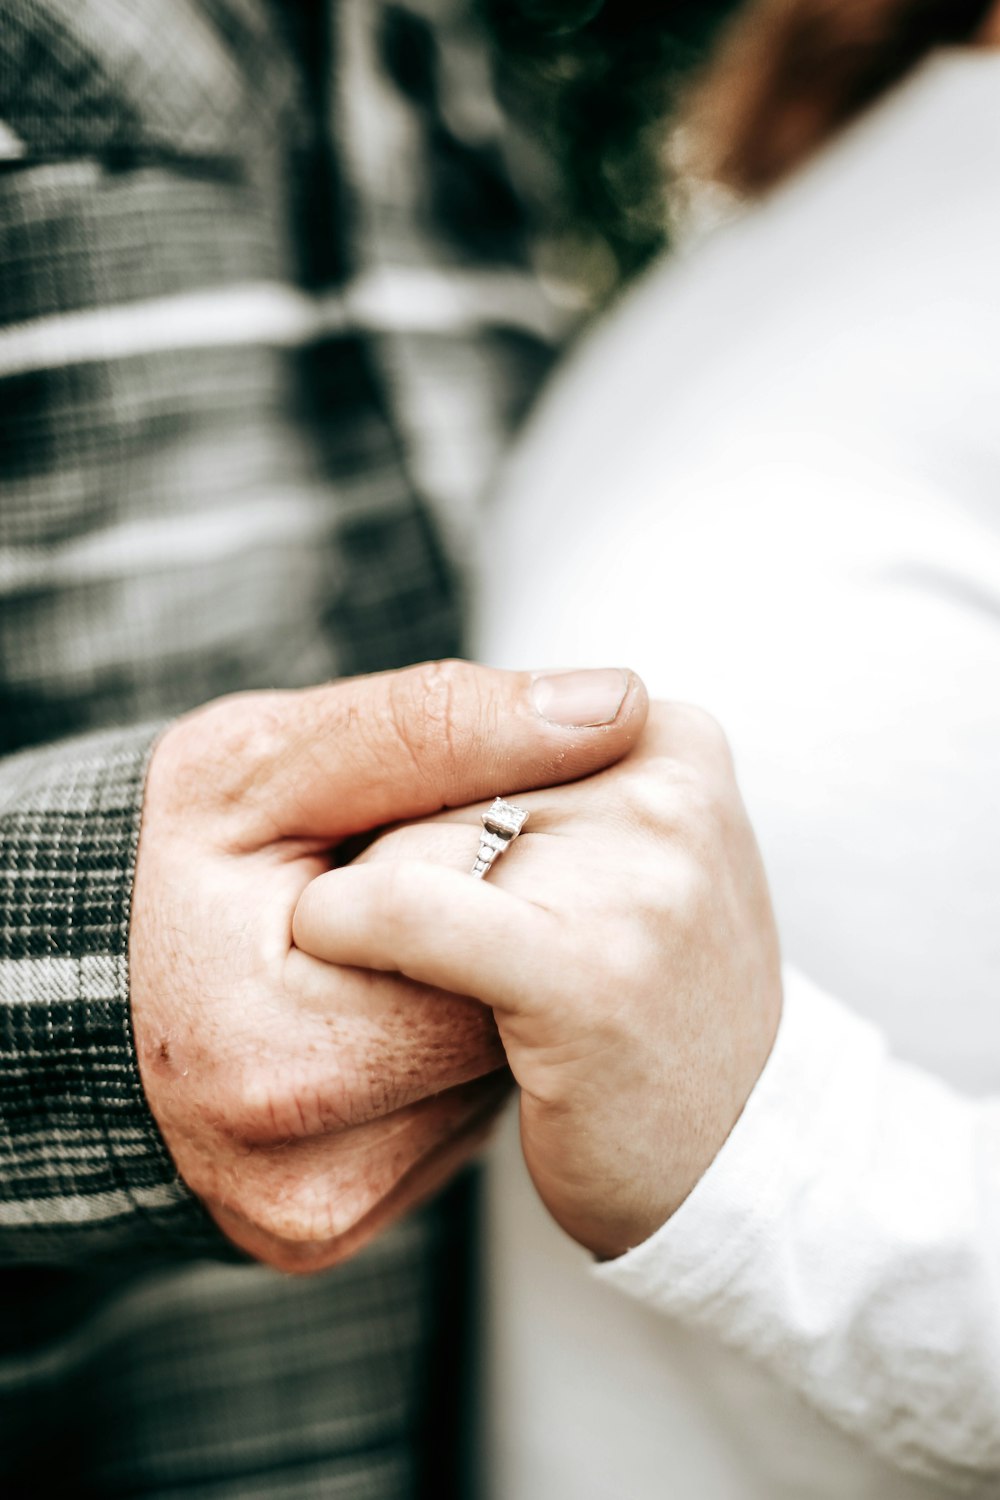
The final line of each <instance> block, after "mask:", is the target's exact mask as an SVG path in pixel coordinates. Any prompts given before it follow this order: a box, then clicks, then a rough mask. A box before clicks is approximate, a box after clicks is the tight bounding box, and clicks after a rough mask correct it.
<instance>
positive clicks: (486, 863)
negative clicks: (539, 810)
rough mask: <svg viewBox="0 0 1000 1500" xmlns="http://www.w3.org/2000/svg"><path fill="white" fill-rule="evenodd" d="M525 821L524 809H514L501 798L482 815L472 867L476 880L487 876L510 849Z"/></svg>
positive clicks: (525, 812)
mask: <svg viewBox="0 0 1000 1500" xmlns="http://www.w3.org/2000/svg"><path fill="white" fill-rule="evenodd" d="M527 821H528V814H527V811H526V809H525V808H523V807H515V805H514V803H513V802H505V801H504V799H503V798H502V797H497V798H496V799H495V800H494V802H493V804H492V806H491V807H490V809H489V812H484V813H483V834H482V836H481V838H480V840H479V853H478V854H477V855H476V862H475V864H474V865H473V866H472V874H473V875H474V876H475V877H476V879H477V880H482V879H483V877H484V875H488V874H489V872H490V870H491V869H492V867H493V864H494V862H495V861H496V860H497V859H499V858H500V855H501V854H503V853H504V851H505V850H506V849H509V848H510V846H511V844H512V843H513V842H514V840H515V839H516V838H517V836H518V834H519V833H520V832H521V829H522V828H523V827H524V825H525V823H526V822H527Z"/></svg>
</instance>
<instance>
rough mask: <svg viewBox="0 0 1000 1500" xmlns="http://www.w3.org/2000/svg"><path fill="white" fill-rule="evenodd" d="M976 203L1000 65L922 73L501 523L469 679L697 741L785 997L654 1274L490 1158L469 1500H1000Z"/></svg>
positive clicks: (987, 429) (990, 488) (730, 262)
mask: <svg viewBox="0 0 1000 1500" xmlns="http://www.w3.org/2000/svg"><path fill="white" fill-rule="evenodd" d="M998 180H1000V55H997V54H996V53H989V52H981V53H980V52H971V51H970V52H950V53H947V54H941V55H940V56H938V57H937V58H935V59H934V60H933V61H932V62H931V63H930V64H929V65H927V66H926V67H924V68H923V69H922V70H921V71H920V72H919V73H918V75H917V76H916V77H914V78H913V79H911V80H910V81H909V82H908V83H907V84H906V85H904V86H903V87H902V88H901V89H899V90H897V92H896V93H895V95H894V96H893V97H892V98H890V99H889V100H888V101H886V102H885V103H884V104H882V105H881V106H879V108H878V109H877V110H876V111H875V112H874V113H873V114H871V115H870V116H869V117H868V118H866V119H865V120H864V121H863V122H862V123H861V124H860V125H859V126H858V127H856V128H855V129H853V130H852V131H850V132H849V133H848V134H847V135H846V136H845V137H844V138H843V139H842V140H841V141H839V142H838V143H836V144H835V145H834V146H833V147H832V148H831V149H829V150H828V151H827V152H826V153H825V154H824V155H823V157H822V158H821V159H820V160H819V161H817V162H816V163H815V164H814V165H812V166H810V167H809V168H808V169H807V170H806V171H805V172H803V173H801V174H799V176H798V177H797V178H796V179H795V180H794V181H793V182H791V183H790V184H789V185H788V186H787V187H785V188H783V189H782V190H781V191H780V192H778V193H777V194H775V195H774V196H773V197H772V198H771V199H770V200H769V201H768V203H767V204H765V205H764V206H763V207H761V208H759V209H756V210H754V211H753V212H752V213H750V214H748V215H747V216H746V217H744V218H743V219H742V220H741V221H740V222H739V223H737V224H735V225H731V226H729V227H728V228H726V229H724V230H721V231H719V232H718V233H717V234H716V235H715V236H714V238H713V239H712V240H711V241H710V242H709V243H707V244H705V245H702V246H700V247H699V248H697V249H696V250H695V251H693V252H692V253H690V254H688V255H687V256H686V257H680V258H678V259H675V260H674V261H673V262H672V263H670V264H668V265H666V266H663V267H660V268H657V269H656V270H654V272H653V273H652V274H651V275H650V276H649V277H648V278H647V279H646V280H645V282H644V283H643V284H642V285H641V286H640V287H639V288H638V289H637V290H636V291H635V292H634V293H633V294H632V295H631V296H630V297H629V298H628V299H627V300H626V302H625V304H624V305H623V306H622V307H621V308H620V309H619V310H618V311H617V312H616V313H615V314H614V315H613V316H612V317H611V318H610V319H609V320H608V322H607V323H606V325H605V327H604V328H603V329H602V330H600V331H599V332H598V333H597V335H596V336H595V337H594V338H593V339H591V340H590V342H589V344H588V346H587V347H586V348H585V349H584V350H583V352H582V354H581V355H580V356H579V357H578V358H577V359H576V360H575V361H574V363H573V365H572V366H571V368H570V369H569V370H568V371H567V373H566V374H565V375H564V376H563V378H562V379H561V381H560V382H559V383H558V384H557V387H556V389H555V390H554V391H553V393H552V394H551V396H550V397H549V399H548V400H547V401H546V402H545V403H543V408H542V411H541V413H540V415H539V417H538V419H537V421H536V422H535V424H534V427H533V429H532V431H531V433H530V434H529V437H528V439H527V441H526V443H525V444H524V446H523V449H522V451H521V453H520V455H519V457H518V459H517V460H516V461H515V463H514V465H513V466H512V468H511V470H510V471H509V474H508V477H507V480H506V482H505V484H504V486H503V490H502V494H501V495H500V497H499V500H498V504H497V510H496V515H495V524H494V528H493V533H492V535H491V537H490V539H489V549H488V557H489V567H488V569H487V571H486V574H485V576H484V594H483V600H484V602H483V626H482V637H481V644H482V648H483V649H482V654H483V655H485V656H486V657H487V659H491V660H494V661H497V662H499V663H502V664H505V665H518V666H527V665H530V666H535V667H538V668H544V667H552V666H573V665H577V664H590V665H608V664H612V663H617V662H621V663H627V664H629V665H631V666H633V667H635V668H636V669H637V670H638V671H640V672H641V673H642V674H643V675H644V676H645V678H646V681H647V682H648V683H649V685H650V687H651V688H652V690H653V691H654V693H655V694H656V695H658V696H663V697H670V698H679V699H690V700H693V701H696V702H699V703H701V704H703V705H705V706H706V707H708V708H709V709H711V710H712V711H713V712H714V713H715V714H716V716H717V717H718V718H720V719H721V721H722V723H723V725H724V726H725V728H726V729H727V731H728V733H729V735H730V738H731V741H732V744H733V747H734V751H735V754H736V761H737V768H738V772H739V775H740V782H741V785H742V787H743V790H744V795H745V797H746V800H747V803H748V806H749V809H750V812H751V815H752V817H753V819H754V822H755V825H756V827H757V829H758V833H759V837H760V840H761V845H762V848H763V852H764V857H765V861H766V863H767V866H768V870H769V875H770V878H771V881H772V887H773V891H774V895H775V902H776V907H777V912H778V918H779V925H780V929H781V934H782V940H783V946H784V951H785V956H786V959H787V962H788V970H787V976H786V996H785V1012H784V1017H783V1020H782V1025H781V1029H780V1032H779V1037H778V1041H777V1043H776V1046H775V1049H774V1052H773V1054H772V1057H771V1059H770V1061H769V1063H768V1065H767V1067H766V1069H765V1072H764V1074H763V1075H762V1077H761V1080H760V1082H759V1084H758V1086H757V1088H756V1090H755V1092H754V1094H753V1095H752V1097H751V1099H750V1101H749V1103H748V1105H747V1108H746V1110H745V1111H744V1114H743V1116H742V1117H741V1119H740V1121H739V1122H738V1123H737V1125H736V1127H735V1129H734V1131H733V1133H732V1135H731V1137H730V1139H729V1141H728V1142H727V1144H726V1145H725V1147H724V1148H723V1150H722V1152H721V1154H720V1155H719V1157H718V1158H717V1160H716V1162H715V1163H714V1164H713V1166H712V1167H711V1168H710V1170H709V1172H708V1173H707V1174H706V1176H705V1177H704V1178H703V1180H702V1182H701V1183H700V1184H699V1185H698V1187H697V1188H696V1189H695V1191H694V1192H693V1194H692V1195H691V1197H690V1198H689V1199H688V1201H687V1202H686V1203H685V1204H684V1205H683V1207H682V1208H681V1209H680V1211H679V1212H678V1213H677V1214H676V1215H675V1216H674V1218H673V1219H672V1220H671V1221H670V1223H668V1224H667V1225H666V1226H664V1228H663V1229H661V1230H660V1231H659V1233H658V1234H657V1235H655V1236H654V1237H653V1238H652V1239H651V1240H650V1241H648V1242H647V1243H646V1244H645V1245H643V1246H640V1247H638V1248H637V1249H635V1250H634V1251H632V1252H630V1253H629V1254H628V1255H627V1256H625V1257H623V1258H622V1259H621V1260H619V1261H616V1262H614V1263H612V1264H611V1265H608V1266H605V1267H602V1268H600V1269H599V1270H598V1271H596V1272H595V1271H594V1270H593V1269H591V1268H590V1267H589V1265H588V1263H587V1259H586V1257H585V1256H584V1255H583V1254H582V1252H580V1253H577V1252H576V1250H575V1247H571V1246H569V1245H568V1243H567V1242H565V1241H564V1240H563V1239H562V1238H561V1237H560V1236H559V1234H558V1232H557V1231H556V1230H555V1229H554V1228H551V1227H550V1226H549V1225H548V1224H547V1222H546V1221H545V1220H544V1216H543V1215H542V1212H541V1210H540V1209H538V1208H537V1207H536V1206H535V1205H534V1203H533V1202H532V1200H531V1197H530V1192H529V1190H528V1189H527V1188H526V1187H525V1185H524V1180H523V1175H522V1173H521V1169H520V1168H519V1167H518V1166H517V1164H516V1162H515V1160H514V1155H513V1151H512V1149H511V1143H508V1148H507V1150H506V1151H505V1152H501V1154H500V1157H499V1159H498V1161H497V1163H496V1166H495V1180H494V1191H493V1201H494V1218H495V1225H494V1231H495V1232H494V1247H493V1252H492V1274H493V1289H492V1293H491V1314H490V1317H491V1327H492V1330H493V1351H494V1355H493V1366H492V1375H491V1378H492V1382H493V1396H494V1403H495V1413H496V1414H495V1417H494V1421H493V1430H492V1434H491V1467H492V1471H493V1474H494V1476H495V1483H494V1496H495V1500H536V1497H537V1500H541V1497H543V1496H544V1497H546V1500H549V1497H552V1496H558V1497H567V1500H604V1497H608V1500H611V1497H614V1500H645V1497H650V1500H652V1497H654V1496H655V1497H661V1496H670V1497H677V1500H715V1497H719V1500H806V1497H810V1500H811V1497H831V1500H832V1497H836V1500H868V1497H870V1500H875V1497H877V1500H904V1497H906V1500H910V1497H917V1496H923V1497H927V1496H934V1495H944V1494H951V1493H953V1492H961V1493H972V1494H981V1495H993V1496H996V1495H1000V791H998V785H997V777H998V770H1000V192H998V187H997V184H998ZM622 1291H626V1292H629V1293H631V1294H632V1295H633V1297H634V1298H635V1299H637V1300H636V1301H634V1302H633V1301H630V1300H629V1299H627V1298H625V1297H623V1296H621V1292H622ZM723 1344H726V1345H729V1346H732V1349H728V1348H723ZM732 1350H735V1351H736V1352H732Z"/></svg>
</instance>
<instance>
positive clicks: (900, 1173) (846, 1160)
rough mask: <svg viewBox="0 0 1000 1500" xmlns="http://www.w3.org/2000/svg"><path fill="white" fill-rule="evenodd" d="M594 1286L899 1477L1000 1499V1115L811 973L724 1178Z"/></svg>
mask: <svg viewBox="0 0 1000 1500" xmlns="http://www.w3.org/2000/svg"><path fill="white" fill-rule="evenodd" d="M595 1274H596V1275H597V1276H598V1277H599V1278H600V1279H601V1280H603V1281H605V1282H607V1283H610V1284H612V1285H615V1286H617V1287H619V1288H621V1289H622V1290H623V1291H626V1292H629V1293H631V1294H632V1295H633V1296H635V1297H638V1298H640V1299H642V1300H643V1301H644V1302H646V1303H647V1304H649V1305H650V1306H653V1307H656V1308H658V1309H660V1310H662V1311H663V1312H665V1313H669V1314H671V1315H672V1316H673V1317H675V1318H678V1319H680V1320H682V1321H683V1322H685V1323H688V1324H691V1325H696V1326H699V1327H702V1328H705V1329H708V1330H711V1331H713V1332H714V1333H715V1334H716V1335H718V1336H719V1337H720V1338H721V1339H722V1340H723V1341H724V1342H726V1343H727V1344H729V1345H732V1346H734V1347H736V1348H738V1349H740V1350H742V1351H743V1352H745V1353H746V1354H748V1355H750V1356H751V1357H752V1358H753V1359H755V1360H757V1361H759V1362H761V1363H762V1364H764V1365H765V1366H767V1367H768V1368H769V1369H770V1370H771V1371H772V1372H773V1373H774V1374H775V1375H776V1376H777V1377H778V1378H779V1379H781V1380H782V1381H785V1382H787V1383H789V1384H791V1385H793V1386H795V1387H796V1388H797V1389H798V1390H800V1391H801V1392H802V1393H803V1394H804V1395H805V1396H806V1397H807V1398H808V1399H810V1400H811V1401H812V1402H813V1403H814V1404H815V1405H816V1406H817V1407H818V1408H819V1409H820V1410H821V1411H822V1412H823V1413H824V1414H825V1415H826V1416H827V1417H829V1418H830V1419H831V1420H833V1421H834V1422H836V1423H838V1424H839V1425H840V1426H842V1427H843V1428H845V1429H847V1430H848V1431H850V1432H851V1433H852V1434H854V1435H855V1436H857V1437H860V1438H862V1439H863V1440H866V1441H867V1442H868V1443H870V1444H871V1445H872V1446H873V1447H874V1448H875V1449H876V1450H877V1451H879V1452H880V1453H881V1454H882V1455H883V1457H886V1458H888V1459H890V1460H891V1461H892V1462H894V1463H896V1464H898V1465H899V1466H901V1467H903V1468H907V1469H911V1470H914V1471H917V1472H920V1473H923V1474H925V1475H928V1476H930V1477H932V1478H934V1479H936V1480H938V1481H939V1482H942V1483H946V1484H948V1485H949V1486H951V1487H954V1488H956V1489H960V1490H965V1489H970V1488H972V1489H975V1490H976V1492H977V1493H978V1492H980V1491H979V1487H980V1486H981V1485H982V1484H983V1483H984V1481H985V1482H987V1483H988V1482H989V1480H990V1479H992V1481H993V1484H998V1483H1000V1102H997V1101H987V1102H973V1101H971V1100H969V1099H967V1098H963V1097H962V1096H960V1095H959V1094H957V1093H955V1092H954V1091H953V1090H951V1089H950V1088H948V1087H947V1086H946V1085H945V1084H943V1083H941V1082H939V1081H937V1080H935V1079H934V1078H932V1077H930V1076H929V1075H927V1074H925V1073H923V1072H921V1071H920V1070H919V1069H916V1068H914V1067H911V1066H909V1065H907V1064H904V1063H902V1062H900V1061H898V1060H896V1059H894V1058H893V1057H892V1056H891V1055H890V1054H889V1052H888V1050H887V1047H886V1045H885V1043H884V1041H883V1039H882V1037H881V1035H880V1033H879V1032H878V1031H877V1030H876V1029H875V1028H874V1027H873V1026H872V1025H870V1024H869V1023H868V1022H867V1021H864V1020H861V1019H860V1018H858V1017H857V1016H855V1015H853V1014H852V1013H851V1012H850V1011H848V1010H847V1009H846V1008H845V1007H844V1006H842V1005H841V1004H839V1003H838V1002H837V1001H835V1000H832V999H830V998H829V997H828V996H826V995H825V994H823V993H822V991H820V990H819V989H817V988H816V987H815V986H814V985H813V984H811V983H810V982H809V981H808V980H807V979H805V978H804V977H803V976H802V975H801V974H798V973H796V972H795V971H794V970H789V971H787V972H786V996H785V1011H784V1016H783V1019H782V1023H781V1027H780V1031H779V1034H778V1038H777V1041H776V1044H775V1048H774V1051H773V1053H772V1056H771V1058H770V1060H769V1062H768V1064H767V1066H766V1068H765V1070H764V1073H763V1074H762V1075H761V1078H760V1080H759V1082H758V1085H757V1088H756V1089H755V1091H754V1093H753V1094H752V1095H751V1097H750V1100H749V1101H748V1103H747V1106H746V1108H745V1110H744V1112H743V1115H742V1117H741V1118H740V1120H739V1121H738V1123H737V1125H736V1127H735V1129H734V1130H733V1132H732V1134H731V1136H730V1138H729V1140H728V1141H727V1142H726V1144H725V1146H724V1147H723V1148H722V1151H721V1152H720V1153H719V1156H718V1157H717V1158H716V1160H715V1162H714V1164H713V1165H712V1166H711V1167H710V1169H709V1171H708V1172H707V1173H706V1175H705V1176H704V1177H703V1178H702V1180H701V1182H700V1183H699V1184H698V1186H697V1187H696V1188H695V1189H694V1191H693V1192H692V1194H691V1195H690V1197H689V1198H688V1199H687V1201H686V1202H685V1203H684V1204H683V1205H682V1206H681V1208H680V1209H679V1210H678V1212H677V1213H676V1214H675V1215H674V1217H673V1218H672V1219H671V1220H670V1221H669V1222H668V1223H667V1224H666V1225H665V1226H664V1227H663V1228H662V1229H660V1230H659V1231H658V1232H657V1233H656V1234H655V1235H653V1236H652V1238H650V1239H649V1240H647V1241H646V1242H645V1244H642V1245H640V1246H638V1247H637V1248H635V1249H633V1250H631V1251H629V1252H628V1254H626V1255H624V1256H622V1257H621V1258H620V1259H619V1260H616V1261H613V1262H610V1263H607V1264H605V1265H603V1266H599V1267H597V1268H596V1269H595ZM988 1493H990V1494H993V1493H996V1490H995V1489H994V1488H992V1486H990V1487H989V1489H988Z"/></svg>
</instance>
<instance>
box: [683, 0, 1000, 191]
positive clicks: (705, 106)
mask: <svg viewBox="0 0 1000 1500" xmlns="http://www.w3.org/2000/svg"><path fill="white" fill-rule="evenodd" d="M995 3H996V0H751V4H749V5H748V6H747V7H746V9H744V10H742V11H741V12H740V14H739V16H738V17H737V18H736V19H735V21H734V22H732V23H730V25H729V27H728V28H727V29H726V32H725V34H724V36H723V39H722V40H721V42H720V44H719V47H718V49H717V51H716V52H715V55H714V58H713V60H712V62H711V63H710V65H709V67H708V69H707V71H706V72H705V73H704V74H703V76H702V78H701V79H700V81H699V83H698V84H697V85H696V86H695V87H694V88H693V90H692V91H691V94H690V97H689V100H688V106H687V110H686V112H685V116H686V122H687V132H686V134H687V137H688V144H687V147H686V150H685V159H686V161H688V162H689V163H690V165H691V167H692V168H693V170H694V171H695V173H696V175H697V176H699V177H702V178H705V179H707V180H711V181H715V182H719V183H721V184H723V185H724V186H725V187H728V188H731V189H733V190H735V191H736V192H738V193H740V194H744V195H753V194H757V193H761V192H763V191H765V190H766V189H767V188H769V187H771V186H772V185H773V184H775V183H776V182H778V181H779V180H780V179H781V178H782V177H784V176H785V175H786V174H787V173H788V172H790V171H791V170H792V169H793V168H795V167H797V166H798V165H799V164H800V163H801V162H803V161H804V160H805V159H806V158H807V157H808V156H810V155H811V154H812V153H813V152H814V151H815V150H816V149H817V148H818V147H819V146H821V145H822V144H823V143H824V141H826V140H828V139H829V138H830V137H831V136H832V135H834V134H835V133H836V131H838V130H839V129H840V128H841V127H842V126H843V125H846V124H847V123H848V122H849V121H850V120H852V119H853V118H854V117H855V116H856V115H858V114H860V113H861V111H862V110H864V109H865V108H866V107H867V106H868V105H869V104H871V103H873V102H874V101H875V100H876V99H877V98H878V97H879V96H880V95H881V94H883V93H885V91H886V90H887V89H889V88H890V87H891V86H892V85H893V84H895V83H897V82H898V81H899V80H900V79H902V78H903V77H904V75H905V74H907V73H908V72H909V71H910V70H911V69H912V68H913V67H914V66H915V65H916V64H917V63H918V62H919V61H921V59H922V58H923V57H924V56H925V55H926V54H927V53H929V52H930V51H931V50H932V49H934V48H935V47H938V46H942V45H947V44H949V43H952V44H954V43H961V42H969V41H971V40H972V39H973V38H974V37H975V35H976V33H977V32H978V31H979V30H980V29H981V27H982V25H983V22H984V20H985V18H986V16H987V15H988V14H989V12H990V11H991V10H992V9H993V6H994V5H995Z"/></svg>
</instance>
